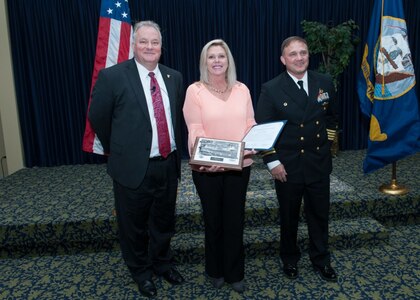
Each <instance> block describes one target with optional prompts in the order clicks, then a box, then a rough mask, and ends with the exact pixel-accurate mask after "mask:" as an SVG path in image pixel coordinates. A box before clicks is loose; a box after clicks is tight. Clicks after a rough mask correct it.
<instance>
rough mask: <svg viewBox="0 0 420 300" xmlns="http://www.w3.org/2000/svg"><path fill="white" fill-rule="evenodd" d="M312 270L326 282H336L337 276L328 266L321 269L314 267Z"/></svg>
mask: <svg viewBox="0 0 420 300" xmlns="http://www.w3.org/2000/svg"><path fill="white" fill-rule="evenodd" d="M314 270H315V271H316V272H317V273H318V274H319V276H320V277H321V278H322V279H324V280H327V281H337V274H336V273H335V271H334V269H333V268H332V267H331V266H330V265H325V266H323V267H319V266H315V265H314Z"/></svg>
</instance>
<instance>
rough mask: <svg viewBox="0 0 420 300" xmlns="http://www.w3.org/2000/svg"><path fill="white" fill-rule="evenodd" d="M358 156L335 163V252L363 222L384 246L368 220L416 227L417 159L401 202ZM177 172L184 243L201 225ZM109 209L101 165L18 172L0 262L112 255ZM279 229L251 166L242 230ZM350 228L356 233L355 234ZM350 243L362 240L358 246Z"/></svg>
mask: <svg viewBox="0 0 420 300" xmlns="http://www.w3.org/2000/svg"><path fill="white" fill-rule="evenodd" d="M363 155H364V153H363V151H348V152H342V153H340V155H339V156H338V157H337V158H335V159H334V171H333V174H332V176H331V213H330V219H331V224H332V225H331V228H332V234H333V235H332V236H331V241H332V243H333V244H336V245H337V246H334V247H341V245H345V243H346V242H345V241H346V240H349V237H351V236H352V234H353V232H354V237H355V238H354V239H353V240H352V241H351V242H350V241H349V242H348V243H349V246H350V245H354V246H361V245H363V243H365V242H366V241H369V239H366V238H361V237H363V235H362V233H363V231H360V230H359V229H362V227H363V226H359V225H357V224H359V223H360V222H361V220H369V222H368V221H366V222H367V223H366V225H365V229H367V231H365V232H364V235H365V237H368V236H371V237H372V238H378V241H383V240H386V234H383V233H380V232H381V231H380V230H378V228H379V227H378V224H376V225H375V220H377V221H378V220H379V221H380V222H381V223H382V222H383V224H387V226H392V225H393V224H394V222H395V223H398V224H400V223H402V224H405V223H407V222H408V223H410V224H413V223H414V224H416V223H419V215H420V214H419V211H420V189H419V188H418V187H419V186H420V171H419V170H417V169H418V167H419V166H420V164H419V162H420V153H419V154H416V155H413V156H411V157H408V158H406V159H404V160H402V161H400V162H399V163H398V175H399V176H400V177H399V178H405V180H401V181H402V182H403V183H404V184H406V185H407V187H408V188H409V193H408V194H406V195H403V196H390V195H385V194H382V193H380V192H379V191H378V186H379V185H380V184H381V183H386V182H389V179H390V174H391V169H390V168H391V166H388V167H385V168H383V169H381V170H379V171H377V172H375V173H374V174H370V175H363V174H362V173H361V170H360V169H361V161H362V158H363ZM182 173H183V176H182V180H181V182H180V186H179V197H178V200H177V225H176V231H177V234H178V235H179V236H184V237H185V236H188V234H189V233H195V232H201V233H202V232H203V221H202V213H201V206H200V202H199V199H198V197H197V195H196V192H195V189H194V185H193V183H192V180H191V172H190V170H189V167H188V163H187V162H186V161H185V162H183V171H182ZM112 209H113V193H112V181H111V180H110V178H109V176H108V175H107V174H106V168H105V165H81V166H60V167H53V168H33V169H23V170H20V171H18V172H16V173H15V174H12V175H10V176H8V177H6V178H3V179H2V180H0V257H10V256H20V255H23V254H27V253H30V254H33V255H42V254H46V253H48V252H53V253H61V254H64V253H75V252H77V251H85V250H86V249H87V251H102V250H103V249H109V248H115V247H116V246H115V244H116V243H115V239H116V232H117V228H116V227H117V226H116V220H115V217H113V216H112V214H111V212H112ZM302 221H304V218H303V217H302ZM341 222H343V223H342V226H341V227H340V226H338V224H340V223H341ZM278 223H279V219H278V203H277V200H276V196H275V191H274V189H273V182H272V181H271V179H270V174H269V173H268V171H267V169H266V167H265V166H264V165H263V164H262V163H261V161H259V160H256V162H255V164H254V165H253V167H252V172H251V180H250V184H249V189H248V195H247V203H246V212H245V226H246V229H247V231H248V230H250V232H252V230H257V229H258V228H264V227H266V228H267V231H266V232H260V233H259V234H260V238H261V239H262V240H265V239H272V240H273V241H274V238H273V237H272V235H271V234H270V233H269V232H271V230H269V229H268V228H277V227H278ZM351 224H355V225H354V226H351ZM357 227H359V229H354V228H357ZM338 228H340V230H341V231H339V229H338ZM258 230H259V229H258ZM258 230H257V232H258ZM276 230H277V231H278V229H276ZM369 230H371V231H369ZM369 232H370V233H369ZM266 233H267V237H264V235H265V234H266ZM335 236H337V238H336V237H335ZM177 237H178V236H177ZM339 237H343V238H339ZM344 237H345V238H344ZM356 237H357V239H359V238H361V239H360V243H359V244H358V240H357V239H356ZM201 240H202V239H201ZM276 248H277V247H276Z"/></svg>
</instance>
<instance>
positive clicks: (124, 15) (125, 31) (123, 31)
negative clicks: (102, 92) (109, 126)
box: [83, 0, 133, 154]
mask: <svg viewBox="0 0 420 300" xmlns="http://www.w3.org/2000/svg"><path fill="white" fill-rule="evenodd" d="M132 35H133V26H132V25H131V17H130V8H129V6H128V0H102V3H101V13H100V18H99V31H98V40H97V43H96V56H95V65H94V67H93V75H92V84H91V89H90V90H91V94H92V89H93V87H94V85H95V83H96V79H97V78H98V73H99V71H100V70H101V69H103V68H107V67H110V66H113V65H115V64H117V63H120V62H122V61H125V60H127V59H129V58H131V57H133V50H132V48H131V39H132ZM91 100H92V99H91V96H90V97H89V106H88V112H89V107H90V102H91ZM83 151H86V152H91V153H96V154H104V151H103V147H102V145H101V143H100V141H99V140H98V138H97V136H96V134H95V132H94V131H93V129H92V127H91V125H90V122H89V120H88V118H87V117H86V127H85V134H84V136H83Z"/></svg>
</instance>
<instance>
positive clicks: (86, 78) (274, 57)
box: [7, 0, 420, 167]
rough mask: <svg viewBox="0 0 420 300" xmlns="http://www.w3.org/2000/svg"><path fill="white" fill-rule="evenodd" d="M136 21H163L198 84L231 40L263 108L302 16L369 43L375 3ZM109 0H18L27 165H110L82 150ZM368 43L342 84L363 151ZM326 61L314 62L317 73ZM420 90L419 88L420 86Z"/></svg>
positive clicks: (347, 125)
mask: <svg viewBox="0 0 420 300" xmlns="http://www.w3.org/2000/svg"><path fill="white" fill-rule="evenodd" d="M129 1H130V9H131V18H132V20H133V22H135V21H138V20H146V19H150V20H154V21H156V22H157V23H159V24H160V26H161V28H162V34H163V48H164V49H163V55H162V59H161V62H162V63H164V64H167V65H168V66H171V67H173V68H175V69H177V70H179V71H181V72H182V73H183V75H184V80H185V87H187V86H188V85H189V84H190V83H192V82H194V81H196V80H198V78H199V72H198V63H199V55H200V51H201V48H202V47H203V45H204V44H205V43H206V42H207V41H209V40H210V39H213V38H223V39H224V40H225V41H226V42H227V43H228V44H229V46H230V48H231V50H232V53H233V55H234V57H235V62H236V65H237V71H238V79H239V80H240V81H242V82H244V83H245V84H246V85H247V86H248V87H249V88H250V90H251V94H252V97H253V101H254V104H256V102H257V101H258V96H259V93H260V88H261V84H262V83H263V82H265V81H267V80H269V79H271V78H273V77H274V76H276V75H277V74H278V73H279V72H281V71H283V67H282V65H281V63H280V58H279V57H280V44H281V42H282V40H283V39H284V38H286V37H287V36H290V35H302V34H303V32H302V27H301V25H300V23H301V21H302V20H309V21H319V22H323V23H331V24H335V25H337V24H339V23H342V22H344V21H347V20H348V19H353V20H355V21H356V23H357V24H358V25H359V26H360V31H359V32H358V35H359V37H360V39H361V40H362V41H364V39H365V38H366V35H367V30H368V26H369V19H370V15H371V10H372V7H373V0H371V1H366V0H340V1H337V0H229V1H226V0H205V1H203V0H171V1H168V0H129ZM402 2H403V5H404V9H405V16H406V21H407V26H408V30H409V41H410V47H411V52H412V56H413V60H414V62H415V66H414V67H415V70H416V76H417V78H420V77H419V72H420V57H419V54H418V52H419V51H420V45H419V43H420V39H418V38H417V36H415V35H414V33H415V32H416V33H417V32H419V30H420V28H419V27H420V25H419V24H420V20H419V12H420V1H417V0H403V1H402ZM99 8H100V0H89V1H86V0H8V1H7V9H8V15H9V24H10V36H11V45H12V57H13V71H14V76H15V83H16V96H17V102H18V110H19V118H20V124H21V130H22V139H23V146H24V154H25V165H26V166H27V167H33V166H55V165H63V164H82V163H97V162H104V161H105V158H103V157H101V156H97V155H93V154H88V153H84V152H83V151H82V150H81V143H82V137H83V132H84V126H85V117H86V110H87V105H88V99H89V92H90V82H91V76H92V69H93V61H94V57H95V48H96V35H97V30H98V18H99ZM361 54H362V44H360V45H359V46H358V48H357V51H356V53H355V55H354V56H353V57H352V61H351V63H350V66H349V67H348V69H347V70H346V72H345V73H344V74H343V75H342V76H341V78H340V90H339V95H340V112H341V117H340V123H341V128H342V133H341V137H340V147H341V149H343V150H348V149H363V148H365V147H366V144H367V130H368V120H366V119H365V118H364V117H363V116H362V115H361V113H360V109H359V103H358V97H357V94H356V88H355V87H356V74H357V72H358V71H359V66H360V61H361ZM317 63H318V58H317V57H315V56H314V57H311V67H312V68H315V67H316V66H317ZM416 88H417V94H419V93H418V85H417V87H416Z"/></svg>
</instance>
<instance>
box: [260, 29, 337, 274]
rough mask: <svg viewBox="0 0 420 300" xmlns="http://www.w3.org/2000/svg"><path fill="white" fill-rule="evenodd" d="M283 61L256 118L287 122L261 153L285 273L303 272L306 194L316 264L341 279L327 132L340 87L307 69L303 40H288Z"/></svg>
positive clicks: (263, 91)
mask: <svg viewBox="0 0 420 300" xmlns="http://www.w3.org/2000/svg"><path fill="white" fill-rule="evenodd" d="M280 60H281V62H282V63H283V64H284V65H285V66H286V72H283V73H282V74H280V75H279V76H277V77H275V78H274V79H272V80H270V81H268V82H266V83H265V84H263V86H262V89H261V95H260V98H259V100H258V106H257V111H256V120H257V122H258V123H265V122H271V121H278V120H287V123H286V125H285V128H284V130H283V132H282V134H281V135H280V137H279V139H278V141H277V142H276V144H275V147H274V149H271V150H269V151H266V152H263V153H262V155H263V160H264V162H265V163H266V164H267V166H268V168H269V169H270V172H271V175H272V177H273V179H275V187H276V193H277V199H278V201H279V209H280V224H281V237H280V256H281V259H282V262H283V271H284V273H285V275H286V276H287V277H288V278H291V279H295V278H297V276H298V268H297V262H298V261H299V259H300V256H301V253H300V250H299V247H298V245H297V231H298V220H299V212H300V207H301V202H302V198H303V199H304V213H305V217H306V221H307V224H308V232H309V240H310V245H309V256H310V259H311V262H312V265H313V267H314V269H315V271H317V272H318V273H319V274H320V276H321V277H322V278H323V279H325V280H329V281H336V280H337V275H336V273H335V271H334V269H333V268H332V267H331V261H330V252H329V250H328V215H329V206H330V173H331V171H332V158H331V151H330V146H331V143H330V142H329V141H328V136H327V128H330V129H336V127H337V118H336V105H337V104H336V99H335V88H334V85H333V82H332V80H331V78H330V77H329V76H326V75H323V74H320V73H316V72H313V71H308V70H307V68H308V64H309V52H308V47H307V44H306V41H305V40H304V39H303V38H300V37H296V36H293V37H289V38H287V39H285V40H284V42H283V43H282V46H281V57H280ZM299 81H302V82H299Z"/></svg>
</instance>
